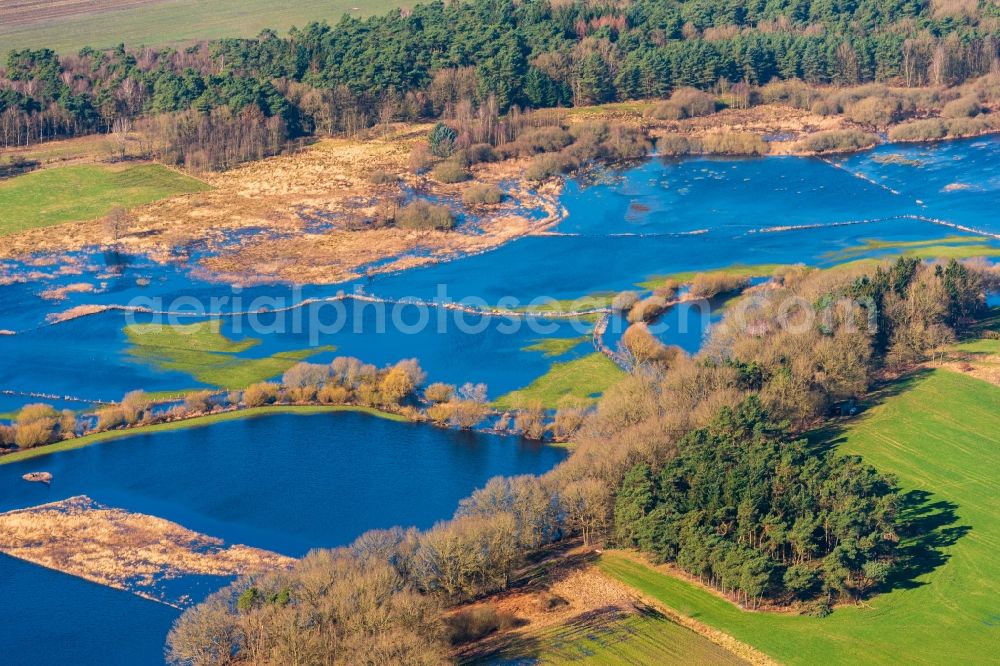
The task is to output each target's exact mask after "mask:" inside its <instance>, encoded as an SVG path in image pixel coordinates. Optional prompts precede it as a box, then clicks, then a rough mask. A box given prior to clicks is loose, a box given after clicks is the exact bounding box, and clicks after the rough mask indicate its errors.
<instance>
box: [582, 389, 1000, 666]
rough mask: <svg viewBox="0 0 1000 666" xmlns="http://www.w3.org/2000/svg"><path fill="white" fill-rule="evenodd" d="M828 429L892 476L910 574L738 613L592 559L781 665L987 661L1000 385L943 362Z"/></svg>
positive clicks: (617, 560) (990, 654)
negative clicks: (808, 610)
mask: <svg viewBox="0 0 1000 666" xmlns="http://www.w3.org/2000/svg"><path fill="white" fill-rule="evenodd" d="M881 400H882V402H881V404H879V405H877V406H876V407H874V408H873V409H872V410H871V411H870V412H869V413H868V414H866V415H865V416H863V417H861V418H860V419H859V420H858V421H857V422H856V423H853V424H851V425H850V426H849V427H848V428H847V429H846V430H845V431H844V433H843V434H842V436H840V437H836V438H835V439H834V443H835V444H836V445H837V446H838V450H839V451H841V452H843V453H850V454H859V455H862V456H864V458H865V460H866V461H868V462H870V463H872V464H874V465H875V466H876V467H878V468H879V469H881V470H883V471H885V472H890V473H893V474H896V475H897V477H898V479H899V483H900V485H901V486H902V487H903V488H904V489H906V490H908V491H909V493H908V494H907V496H906V497H907V500H908V502H907V504H908V506H906V507H904V508H905V510H906V511H907V512H908V513H909V517H910V519H911V521H913V523H915V524H917V525H919V527H920V530H919V531H920V532H922V533H923V536H921V537H919V538H913V539H909V540H904V542H903V546H904V548H905V549H906V551H907V552H908V554H909V555H910V556H911V562H912V566H911V569H912V573H913V574H914V575H913V577H912V578H911V579H909V580H906V581H900V582H899V583H898V585H897V587H896V588H895V589H893V590H892V591H890V592H887V593H884V594H881V595H879V596H877V597H875V598H874V599H872V600H870V601H869V602H867V603H866V604H864V605H858V606H852V607H844V608H838V609H837V610H836V611H835V612H834V613H833V614H832V615H831V616H829V617H826V618H822V619H819V618H813V617H805V616H793V615H776V614H769V613H750V612H745V611H742V610H740V609H739V608H737V607H736V606H734V605H733V604H731V603H730V602H728V601H726V600H724V599H722V598H720V597H718V596H716V595H714V594H712V593H710V592H707V591H705V590H704V589H701V588H698V587H695V586H693V585H691V584H688V583H686V582H684V581H682V580H679V579H677V578H673V577H671V576H668V575H665V574H663V573H660V572H658V571H655V570H653V569H650V568H649V567H646V566H644V565H642V564H639V563H637V562H635V561H633V560H631V559H629V558H627V557H625V556H623V555H621V554H615V553H608V554H606V555H604V556H603V557H602V559H601V561H600V564H599V566H600V567H601V569H602V570H603V571H605V572H606V573H608V574H610V575H611V576H613V577H615V578H617V579H619V580H621V581H623V582H625V583H627V584H629V585H632V586H633V587H635V588H636V589H638V590H639V591H641V592H643V593H644V594H646V595H648V596H650V597H652V598H654V599H656V600H657V601H659V602H661V603H663V604H664V605H666V606H667V607H669V608H671V609H673V610H675V611H677V612H679V613H681V614H683V615H687V616H690V617H694V618H697V619H698V620H699V621H701V622H703V623H705V624H709V625H711V626H713V627H715V628H718V629H721V630H722V631H724V632H726V633H728V634H730V635H732V636H733V637H734V638H736V639H738V640H741V641H744V642H746V643H749V644H751V645H753V646H755V647H757V648H759V649H760V650H762V651H763V652H765V653H767V654H768V655H771V656H773V657H774V658H776V659H778V660H779V661H782V662H785V663H789V664H817V663H823V664H859V663H867V664H898V663H909V664H943V663H988V662H992V661H994V660H995V659H996V644H997V631H998V628H1000V606H998V602H997V599H998V595H1000V582H998V576H1000V518H998V516H1000V497H998V495H997V493H996V489H997V487H998V484H1000V388H997V387H994V386H991V385H989V384H986V383H985V382H981V381H979V380H976V379H970V378H967V377H963V376H961V375H959V374H957V373H953V372H950V371H947V370H935V371H930V372H928V373H926V374H925V375H922V376H919V377H916V378H914V379H911V380H908V381H905V382H903V383H901V384H899V385H897V386H894V387H892V388H891V390H889V391H888V392H887V393H886V394H885V395H884V396H882V397H881Z"/></svg>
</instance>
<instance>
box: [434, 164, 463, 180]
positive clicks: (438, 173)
mask: <svg viewBox="0 0 1000 666" xmlns="http://www.w3.org/2000/svg"><path fill="white" fill-rule="evenodd" d="M431 176H433V177H434V180H436V181H438V182H441V183H446V184H453V183H462V182H465V181H467V180H468V179H469V172H468V171H467V170H466V169H465V167H464V166H462V164H461V163H460V162H459V161H458V160H447V161H445V162H441V163H440V164H438V165H437V166H436V167H434V170H433V171H432V172H431Z"/></svg>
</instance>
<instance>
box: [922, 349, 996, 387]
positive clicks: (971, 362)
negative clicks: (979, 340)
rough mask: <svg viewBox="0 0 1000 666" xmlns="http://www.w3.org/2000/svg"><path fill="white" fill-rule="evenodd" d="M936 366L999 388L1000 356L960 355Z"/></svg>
mask: <svg viewBox="0 0 1000 666" xmlns="http://www.w3.org/2000/svg"><path fill="white" fill-rule="evenodd" d="M931 365H933V364H931ZM936 366H937V367H941V368H947V369H948V370H951V371H952V372H958V373H961V374H963V375H968V376H970V377H975V378H976V379H980V380H982V381H984V382H989V383H990V384H994V385H995V386H1000V354H986V355H975V356H972V355H960V356H958V357H954V358H951V357H950V358H947V359H946V360H944V361H941V362H940V363H938V364H936Z"/></svg>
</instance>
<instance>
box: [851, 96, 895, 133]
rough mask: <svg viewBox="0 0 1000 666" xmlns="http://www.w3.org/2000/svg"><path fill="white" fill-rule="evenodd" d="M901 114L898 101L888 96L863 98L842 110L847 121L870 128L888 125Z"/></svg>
mask: <svg viewBox="0 0 1000 666" xmlns="http://www.w3.org/2000/svg"><path fill="white" fill-rule="evenodd" d="M901 112H902V108H901V104H900V100H899V99H898V98H895V97H890V96H872V97H865V98H864V99H860V100H858V101H857V102H854V103H853V104H850V105H848V106H847V107H846V108H845V109H844V115H846V116H847V117H848V118H849V119H851V120H853V121H854V122H856V123H861V124H862V125H869V126H872V127H885V126H886V125H889V124H890V123H892V122H894V121H896V120H897V119H898V118H899V117H900V114H901Z"/></svg>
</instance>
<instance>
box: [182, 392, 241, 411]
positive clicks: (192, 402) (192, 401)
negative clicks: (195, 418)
mask: <svg viewBox="0 0 1000 666" xmlns="http://www.w3.org/2000/svg"><path fill="white" fill-rule="evenodd" d="M238 403H239V401H238V400H237V404H238ZM211 409H212V392H211V391H195V392H194V393H189V394H188V395H186V396H185V397H184V411H185V413H187V414H204V413H205V412H208V411H210V410H211Z"/></svg>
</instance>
